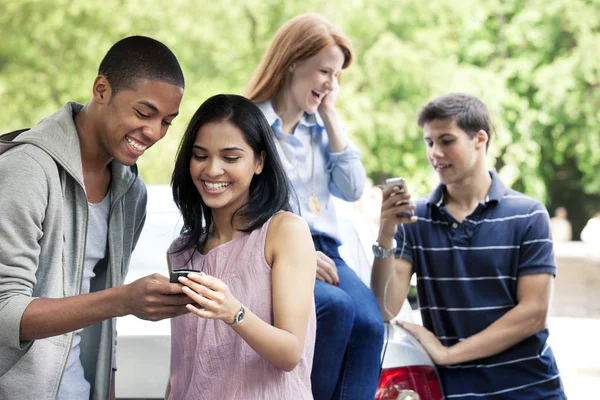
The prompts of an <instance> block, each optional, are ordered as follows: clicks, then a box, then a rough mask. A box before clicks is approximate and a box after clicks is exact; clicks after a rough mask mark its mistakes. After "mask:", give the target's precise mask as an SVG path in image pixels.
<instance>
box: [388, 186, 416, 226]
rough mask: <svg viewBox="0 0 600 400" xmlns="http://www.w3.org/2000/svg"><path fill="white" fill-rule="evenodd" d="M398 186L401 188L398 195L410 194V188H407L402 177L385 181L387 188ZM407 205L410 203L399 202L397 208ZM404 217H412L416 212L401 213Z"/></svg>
mask: <svg viewBox="0 0 600 400" xmlns="http://www.w3.org/2000/svg"><path fill="white" fill-rule="evenodd" d="M394 186H397V187H398V188H399V190H398V191H397V192H396V193H397V194H405V193H408V188H407V186H406V180H405V179H404V178H402V177H398V178H389V179H386V180H385V187H386V188H391V187H394ZM406 204H410V201H399V202H397V203H396V206H399V205H406ZM401 214H402V215H404V216H405V217H408V218H410V217H412V216H413V215H415V212H414V210H411V211H410V213H401Z"/></svg>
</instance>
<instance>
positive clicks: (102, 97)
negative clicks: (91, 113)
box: [92, 75, 112, 104]
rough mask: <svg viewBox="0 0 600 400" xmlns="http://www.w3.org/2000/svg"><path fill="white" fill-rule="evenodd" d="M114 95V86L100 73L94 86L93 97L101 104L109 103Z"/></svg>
mask: <svg viewBox="0 0 600 400" xmlns="http://www.w3.org/2000/svg"><path fill="white" fill-rule="evenodd" d="M111 96H112V88H111V86H110V83H109V82H108V79H106V77H105V76H104V75H98V76H97V77H96V79H95V80H94V86H93V87H92V97H93V99H94V101H96V102H97V103H100V104H108V103H109V102H110V98H111Z"/></svg>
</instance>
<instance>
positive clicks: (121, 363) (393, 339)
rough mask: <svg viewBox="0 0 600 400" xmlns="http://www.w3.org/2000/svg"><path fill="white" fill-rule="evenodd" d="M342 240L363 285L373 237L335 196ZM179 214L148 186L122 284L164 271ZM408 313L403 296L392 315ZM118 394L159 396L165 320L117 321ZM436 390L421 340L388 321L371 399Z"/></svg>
mask: <svg viewBox="0 0 600 400" xmlns="http://www.w3.org/2000/svg"><path fill="white" fill-rule="evenodd" d="M335 206H336V211H337V213H338V224H339V228H340V232H341V235H342V241H343V245H342V246H341V247H340V254H341V255H342V257H343V258H344V259H345V260H346V261H347V262H348V264H349V266H350V267H351V268H353V270H354V271H355V272H356V273H357V275H358V276H359V277H360V278H361V279H362V280H363V281H364V282H365V283H366V284H367V285H369V279H370V274H371V265H372V261H373V260H372V255H371V250H370V246H371V243H373V242H374V240H375V238H374V237H373V232H372V229H368V227H366V225H365V223H364V218H363V219H362V220H361V218H360V214H359V213H357V212H356V209H355V208H354V207H353V204H352V203H347V202H344V201H342V200H338V199H336V200H335ZM182 225H183V224H182V218H181V215H180V213H179V210H178V209H177V207H176V206H175V204H174V202H173V196H172V192H171V188H170V187H169V186H167V185H148V206H147V217H146V224H145V226H144V229H143V231H142V234H141V236H140V239H139V241H138V244H137V246H136V249H135V251H134V253H133V255H132V259H131V263H130V267H129V273H128V275H127V279H126V281H125V283H130V282H133V281H135V280H136V279H139V278H141V277H143V276H146V275H149V274H152V273H160V274H162V275H165V276H166V275H167V263H166V250H167V248H168V246H169V245H170V244H171V242H172V241H173V239H174V238H176V237H177V236H178V235H179V232H180V231H181V227H182ZM413 314H414V312H413V311H412V309H411V306H410V304H409V303H408V301H405V303H404V306H403V307H402V310H401V311H400V314H399V315H398V317H396V318H399V319H401V320H405V321H412V320H413ZM117 332H118V346H117V348H118V352H117V372H116V395H117V398H118V399H162V398H164V393H165V389H166V385H167V380H168V377H169V368H170V347H171V343H170V322H169V320H163V321H158V322H149V321H143V320H140V319H137V318H136V317H134V316H131V315H129V316H126V317H122V318H118V320H117ZM441 398H442V391H441V387H440V383H439V379H438V375H437V371H436V369H435V365H434V363H433V362H432V360H431V358H430V357H429V355H428V354H427V352H426V351H425V349H424V348H423V347H422V346H421V344H420V343H419V342H418V341H417V340H416V339H415V338H414V337H413V336H412V335H410V334H409V333H408V332H406V331H405V330H404V329H402V328H401V327H399V326H398V325H396V324H394V323H389V324H385V343H384V347H383V351H382V362H381V375H380V381H379V386H378V389H377V395H376V399H377V400H391V399H393V400H417V399H421V400H439V399H441Z"/></svg>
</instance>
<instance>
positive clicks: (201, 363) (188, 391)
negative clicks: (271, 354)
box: [169, 219, 316, 400]
mask: <svg viewBox="0 0 600 400" xmlns="http://www.w3.org/2000/svg"><path fill="white" fill-rule="evenodd" d="M270 222H271V219H269V220H268V221H267V222H266V223H265V224H264V225H263V226H262V227H261V228H260V229H256V230H254V231H253V232H251V233H241V234H240V235H238V236H237V237H236V238H235V239H233V240H232V241H230V242H227V243H224V244H222V245H220V246H218V247H215V248H214V249H212V250H210V251H209V252H208V254H206V255H203V254H200V253H199V252H197V251H196V252H194V251H193V250H186V251H184V252H183V253H179V254H171V252H172V249H173V248H176V246H177V245H178V244H179V243H180V239H181V237H180V238H179V239H177V240H175V242H173V244H172V245H171V249H169V261H170V263H171V267H172V269H178V268H191V269H194V270H197V271H202V272H204V273H206V274H208V275H212V276H214V277H217V278H219V279H221V280H222V281H223V282H225V283H226V284H227V285H228V286H229V289H230V290H231V293H233V295H234V296H235V297H236V298H237V299H238V300H240V301H241V302H242V303H243V304H244V307H246V308H247V309H249V310H252V312H253V313H254V314H256V315H257V316H258V317H259V318H261V319H262V320H263V321H265V322H267V323H269V324H271V325H272V324H273V303H272V296H271V267H270V266H269V265H268V264H267V261H266V260H265V239H266V235H267V229H268V226H269V223H270ZM192 253H193V256H192V257H191V259H190V256H191V255H192ZM315 329H316V318H315V311H314V303H313V305H312V312H311V315H310V319H309V324H308V328H307V332H306V339H305V342H304V351H303V352H302V357H301V359H300V362H299V363H298V365H297V366H296V368H295V369H294V370H293V371H291V372H285V371H283V370H282V369H279V368H277V367H275V366H274V365H272V364H271V363H269V362H268V361H266V360H265V359H263V358H262V357H261V356H259V355H258V354H257V353H256V352H255V351H254V350H252V348H250V346H249V345H248V344H247V343H246V342H245V341H244V340H243V339H242V338H241V337H240V336H238V334H237V333H236V332H235V331H234V330H233V329H232V328H231V327H229V326H228V325H226V324H225V323H224V322H223V321H220V320H212V319H204V318H199V317H197V316H195V315H194V314H187V315H182V316H180V317H176V318H173V319H172V320H171V376H170V378H169V381H170V383H171V397H170V399H171V400H183V399H185V400H200V399H202V400H213V399H226V400H234V399H239V400H242V399H243V400H264V399H278V400H287V399H289V400H304V399H312V398H313V397H312V393H311V385H310V372H311V368H312V359H313V351H314V344H315Z"/></svg>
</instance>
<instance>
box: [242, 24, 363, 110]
mask: <svg viewBox="0 0 600 400" xmlns="http://www.w3.org/2000/svg"><path fill="white" fill-rule="evenodd" d="M331 45H336V46H338V47H339V48H340V49H341V50H342V53H343V54H344V64H343V65H342V69H345V68H347V67H348V66H350V64H352V44H351V43H350V39H349V38H348V36H346V34H345V33H344V32H343V31H342V30H341V29H339V28H337V27H336V26H335V25H333V24H332V23H331V22H329V21H328V20H327V19H326V18H324V17H322V16H321V15H319V14H315V13H308V14H302V15H298V16H296V17H294V18H292V19H290V20H289V21H287V22H286V23H285V24H283V25H282V26H281V28H279V30H278V31H277V33H276V34H275V37H274V38H273V41H272V42H271V45H270V46H269V48H268V49H267V52H266V53H265V55H264V56H263V58H262V60H261V62H260V64H259V65H258V67H257V68H256V71H254V74H253V76H252V79H251V80H250V83H249V84H248V86H247V87H246V91H245V96H246V97H247V98H248V99H250V100H252V101H254V102H261V101H265V100H268V99H271V98H273V97H274V96H275V95H276V94H277V93H278V92H279V91H280V90H281V88H282V87H283V83H284V80H285V76H286V73H287V71H288V70H289V67H290V66H291V65H292V64H294V63H295V62H298V61H302V60H306V59H307V58H310V57H313V56H314V55H316V54H317V53H319V52H320V51H321V50H323V49H324V48H326V47H329V46H331ZM338 79H339V78H338Z"/></svg>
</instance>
